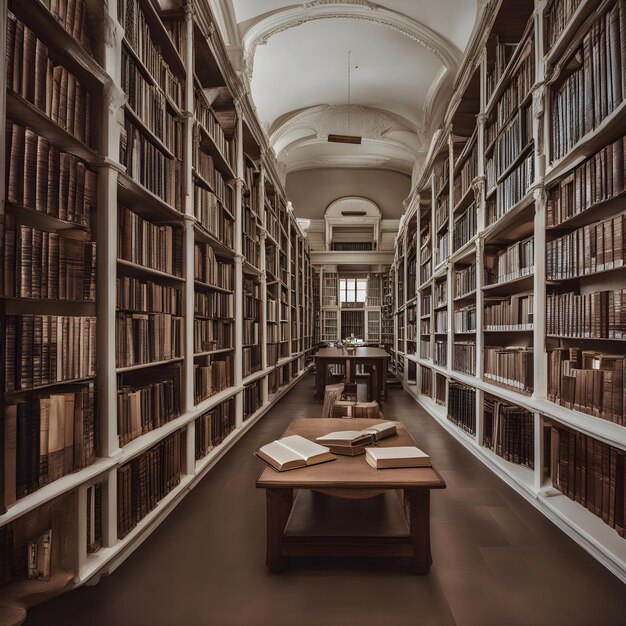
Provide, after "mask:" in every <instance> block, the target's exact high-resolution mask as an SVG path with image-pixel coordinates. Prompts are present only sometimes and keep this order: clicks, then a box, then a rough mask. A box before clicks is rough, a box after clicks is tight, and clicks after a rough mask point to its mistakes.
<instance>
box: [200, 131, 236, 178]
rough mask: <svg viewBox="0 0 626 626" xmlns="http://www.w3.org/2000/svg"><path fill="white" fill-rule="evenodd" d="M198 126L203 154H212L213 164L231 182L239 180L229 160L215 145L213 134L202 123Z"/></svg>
mask: <svg viewBox="0 0 626 626" xmlns="http://www.w3.org/2000/svg"><path fill="white" fill-rule="evenodd" d="M196 123H197V124H198V128H199V129H200V136H201V138H202V139H201V140H200V147H201V149H202V151H203V152H206V153H207V154H210V155H211V156H212V157H213V162H214V163H215V166H216V168H217V169H218V170H219V171H220V172H221V173H222V174H224V175H225V176H226V177H227V178H228V179H229V180H234V179H235V178H237V176H236V174H235V172H234V171H233V167H232V165H231V164H230V162H229V161H228V159H227V158H226V157H225V156H224V154H222V151H221V150H220V149H219V147H218V145H217V144H216V143H215V140H214V139H213V137H212V136H211V133H209V131H208V130H207V129H206V128H205V127H204V125H203V124H201V123H200V122H198V121H197V122H196Z"/></svg>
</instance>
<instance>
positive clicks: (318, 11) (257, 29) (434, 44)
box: [243, 0, 461, 80]
mask: <svg viewBox="0 0 626 626" xmlns="http://www.w3.org/2000/svg"><path fill="white" fill-rule="evenodd" d="M322 19H355V20H364V21H367V22H373V23H374V24H378V25H380V26H384V27H386V28H390V29H392V30H395V31H396V32H399V33H400V34H402V35H404V36H405V37H408V38H409V39H411V40H412V41H415V42H416V43H418V44H420V45H421V46H424V47H425V48H426V49H427V50H429V51H430V52H431V53H432V54H434V55H435V56H436V57H437V58H438V59H439V60H440V61H441V63H442V64H443V65H444V67H445V70H446V74H448V73H454V72H455V71H456V69H457V67H458V65H459V62H460V58H461V54H460V52H459V50H458V49H457V48H456V46H454V45H452V44H451V43H449V42H447V41H446V40H445V39H443V38H442V37H441V36H440V35H439V34H437V33H436V32H435V31H433V30H432V29H430V28H428V27H427V26H425V25H424V24H421V23H420V22H418V21H417V20H414V19H412V18H410V17H408V16H406V15H404V14H402V13H399V12H397V11H392V10H390V9H386V8H384V7H382V6H380V5H378V4H375V3H373V2H369V1H368V0H313V1H312V2H306V3H304V4H301V5H300V6H296V7H292V8H287V9H285V10H282V11H277V12H275V13H272V14H271V15H269V16H268V17H265V18H263V19H261V20H259V21H258V22H256V24H253V25H252V26H251V27H250V28H249V29H248V31H247V32H246V34H245V35H244V37H243V48H244V64H245V69H246V74H247V77H248V79H249V80H252V72H253V68H254V55H255V52H256V47H257V46H259V45H264V44H266V43H267V42H268V41H269V40H270V38H271V37H273V36H274V35H277V34H279V33H282V32H284V31H286V30H289V29H290V28H296V27H297V26H301V25H302V24H306V23H307V22H312V21H315V20H322Z"/></svg>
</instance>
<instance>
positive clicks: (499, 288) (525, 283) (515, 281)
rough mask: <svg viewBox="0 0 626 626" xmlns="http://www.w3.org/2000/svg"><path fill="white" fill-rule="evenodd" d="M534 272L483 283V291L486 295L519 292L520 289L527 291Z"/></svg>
mask: <svg viewBox="0 0 626 626" xmlns="http://www.w3.org/2000/svg"><path fill="white" fill-rule="evenodd" d="M533 281H534V274H528V275H526V276H520V277H519V278H511V279H510V280H503V281H502V282H499V283H493V284H491V285H485V286H484V287H483V292H484V293H486V294H488V295H490V296H491V295H504V296H506V295H510V294H512V293H519V292H520V291H528V290H529V289H532V288H533Z"/></svg>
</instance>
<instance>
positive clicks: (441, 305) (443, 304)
mask: <svg viewBox="0 0 626 626" xmlns="http://www.w3.org/2000/svg"><path fill="white" fill-rule="evenodd" d="M446 308H448V303H447V302H440V303H439V304H435V306H434V309H435V311H439V310H441V309H446Z"/></svg>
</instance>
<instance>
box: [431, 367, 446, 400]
mask: <svg viewBox="0 0 626 626" xmlns="http://www.w3.org/2000/svg"><path fill="white" fill-rule="evenodd" d="M434 400H435V402H436V403H437V404H440V405H441V406H445V404H446V377H445V376H444V375H443V374H439V373H436V374H435V395H434Z"/></svg>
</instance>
